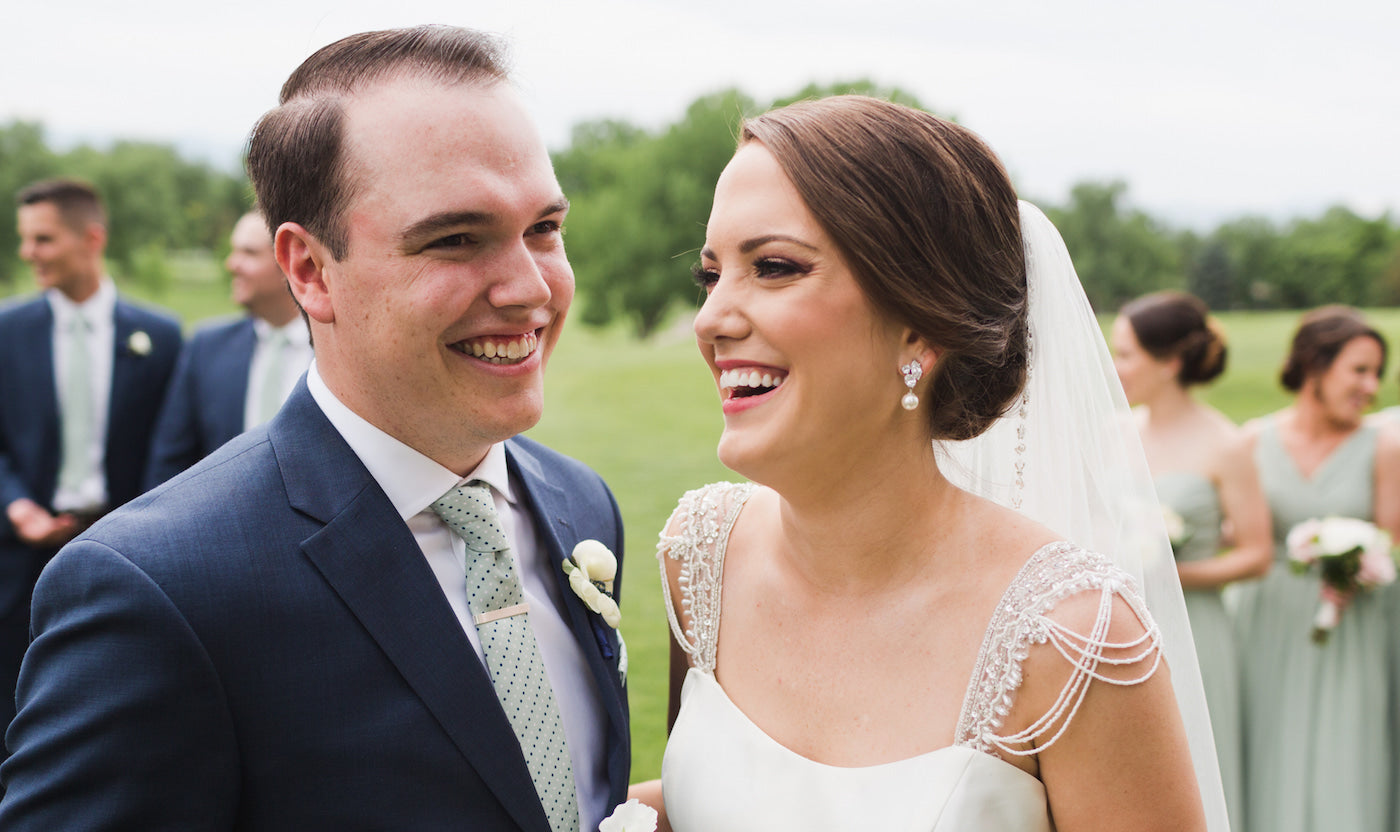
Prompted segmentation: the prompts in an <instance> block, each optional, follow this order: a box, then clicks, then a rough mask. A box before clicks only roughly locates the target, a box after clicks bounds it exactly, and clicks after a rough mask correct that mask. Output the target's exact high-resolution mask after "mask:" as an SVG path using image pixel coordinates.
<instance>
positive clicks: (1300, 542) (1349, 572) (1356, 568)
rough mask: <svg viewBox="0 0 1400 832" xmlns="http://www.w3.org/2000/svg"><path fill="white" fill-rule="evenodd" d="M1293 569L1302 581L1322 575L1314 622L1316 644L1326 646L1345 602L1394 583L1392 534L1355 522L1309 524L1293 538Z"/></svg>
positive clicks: (1290, 549) (1328, 519)
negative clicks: (1312, 574)
mask: <svg viewBox="0 0 1400 832" xmlns="http://www.w3.org/2000/svg"><path fill="white" fill-rule="evenodd" d="M1286 545H1287V548H1288V560H1289V565H1290V566H1291V567H1292V568H1293V571H1294V572H1295V573H1297V574H1299V575H1302V574H1305V573H1307V572H1308V571H1310V570H1314V569H1315V570H1317V572H1318V576H1319V577H1320V578H1321V579H1322V587H1323V591H1322V598H1321V602H1320V603H1319V604H1318V608H1317V615H1316V616H1315V617H1314V618H1313V630H1312V639H1313V641H1314V642H1316V643H1318V644H1326V643H1327V638H1328V636H1329V635H1331V633H1332V630H1333V629H1334V628H1336V626H1337V622H1339V621H1340V620H1341V616H1342V608H1343V607H1344V606H1345V602H1344V601H1343V599H1350V598H1351V597H1352V596H1353V595H1355V594H1356V593H1357V592H1359V591H1366V590H1371V589H1375V588H1376V587H1378V586H1385V585H1387V584H1390V583H1394V581H1395V572H1396V570H1395V557H1394V550H1393V549H1392V547H1391V542H1390V534H1389V533H1387V532H1386V531H1385V530H1383V529H1380V528H1377V527H1376V526H1375V524H1373V523H1368V522H1366V521H1365V520H1358V519H1356V518H1354V517H1324V518H1322V519H1321V520H1317V519H1312V520H1304V521H1303V522H1301V523H1299V524H1298V525H1296V526H1294V527H1293V529H1292V530H1291V531H1289V533H1288V539H1287V541H1286Z"/></svg>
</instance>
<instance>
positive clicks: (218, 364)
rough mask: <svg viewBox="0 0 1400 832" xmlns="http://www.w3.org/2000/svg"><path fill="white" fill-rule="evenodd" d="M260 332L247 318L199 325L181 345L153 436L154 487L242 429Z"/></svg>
mask: <svg viewBox="0 0 1400 832" xmlns="http://www.w3.org/2000/svg"><path fill="white" fill-rule="evenodd" d="M257 345H258V336H257V333H256V331H254V329H253V319H252V318H251V317H243V318H239V319H238V320H236V321H226V322H221V323H218V324H214V325H211V326H207V327H203V328H201V329H200V330H199V331H198V332H196V333H195V334H194V335H193V336H191V337H190V340H189V341H188V342H187V343H186V344H185V348H184V349H183V350H182V351H181V352H180V362H179V363H178V364H176V365H175V377H174V378H173V379H172V380H171V382H170V392H169V394H167V395H166V397H165V406H164V407H163V408H161V411H160V420H159V421H158V422H156V429H155V435H154V437H152V439H151V460H150V464H149V465H148V466H147V467H146V487H147V488H154V487H155V486H157V485H160V484H161V483H163V482H165V481H166V480H168V479H170V478H171V477H173V476H175V475H176V474H178V473H180V472H181V471H183V470H185V469H186V468H188V467H190V466H191V465H193V464H195V463H196V462H198V461H200V460H201V459H203V458H204V457H206V456H208V455H209V454H211V453H213V452H214V449H216V448H218V447H219V446H220V445H222V444H224V443H225V442H227V441H229V440H230V439H232V438H233V437H235V436H237V435H238V434H240V433H242V432H243V416H244V410H245V409H246V406H247V402H248V369H249V367H250V366H251V365H252V363H253V350H254V349H256V348H257Z"/></svg>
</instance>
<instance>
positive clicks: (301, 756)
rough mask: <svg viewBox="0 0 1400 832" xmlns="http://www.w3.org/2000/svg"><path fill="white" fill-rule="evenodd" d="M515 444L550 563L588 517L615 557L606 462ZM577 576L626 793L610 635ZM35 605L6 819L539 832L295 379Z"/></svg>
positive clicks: (411, 576)
mask: <svg viewBox="0 0 1400 832" xmlns="http://www.w3.org/2000/svg"><path fill="white" fill-rule="evenodd" d="M506 453H507V462H508V466H509V470H510V473H511V476H512V477H513V478H514V479H515V481H516V482H518V483H519V484H520V486H521V489H520V490H521V494H522V500H523V502H524V504H525V505H526V506H527V507H528V510H529V512H530V514H531V516H532V518H533V520H534V525H535V527H536V530H537V532H538V535H539V541H540V545H541V546H543V547H544V548H545V550H546V551H547V553H548V555H549V557H550V558H551V560H553V561H555V562H561V561H563V559H564V558H565V556H566V555H567V553H569V552H570V551H572V549H573V547H574V545H575V544H576V543H577V542H578V541H580V540H583V539H587V538H593V539H597V540H600V541H602V542H603V543H604V544H605V545H607V546H608V547H610V548H611V549H613V551H615V552H617V553H618V554H619V556H620V555H621V553H622V525H621V520H620V518H619V515H618V512H617V506H616V504H615V503H614V501H613V498H612V495H611V494H610V493H609V491H608V489H607V487H606V486H605V485H604V484H603V481H602V480H601V479H600V478H599V477H598V475H597V474H595V473H593V472H592V471H591V470H589V469H588V468H586V467H585V466H583V465H582V464H580V463H578V462H576V461H574V460H571V459H568V458H567V457H564V456H562V455H560V454H558V453H555V452H553V451H550V450H549V449H547V448H544V447H543V446H541V445H539V444H537V443H535V442H532V441H530V440H527V439H521V438H516V439H512V440H509V441H508V442H507V443H506ZM620 577H621V571H619V578H620ZM556 579H557V580H558V581H559V582H560V586H561V587H566V586H567V580H565V578H564V575H563V571H562V570H560V571H559V572H558V574H557V575H556ZM619 588H620V587H619ZM562 595H563V597H564V598H565V599H566V601H565V602H566V605H567V611H566V612H567V614H566V620H568V621H569V623H570V624H571V626H572V629H573V631H574V633H575V636H576V637H577V639H578V641H579V644H580V645H581V647H582V650H583V655H584V657H585V659H586V661H587V663H588V666H589V668H590V670H591V671H592V675H593V677H594V679H595V681H596V683H597V686H598V689H599V692H600V696H601V699H602V701H603V703H604V706H605V714H603V718H604V719H606V725H607V728H606V731H607V771H608V779H609V785H610V792H611V794H610V799H611V800H612V802H613V804H614V805H615V804H617V803H620V802H622V801H623V800H624V799H625V798H626V790H627V784H628V774H629V739H628V716H627V704H626V693H625V688H624V685H623V680H622V678H621V673H620V671H621V669H622V668H620V666H619V659H620V654H621V652H622V650H621V645H620V642H619V639H618V636H617V633H616V632H615V631H613V630H612V629H610V628H608V627H606V626H604V625H603V624H602V623H601V620H600V619H599V617H598V616H597V615H596V614H593V613H590V612H588V611H587V609H586V608H585V607H584V606H583V605H582V604H581V603H580V602H579V600H578V598H577V597H576V596H575V595H574V593H573V592H570V591H567V590H565V591H563V592H562ZM34 611H35V615H34V632H35V640H34V643H33V646H32V647H31V648H30V651H29V654H28V655H27V656H26V658H25V664H24V669H23V671H22V673H21V676H20V683H19V702H20V710H19V715H18V716H17V717H16V719H15V722H14V726H13V728H12V729H11V731H10V736H9V740H10V743H11V748H12V754H13V756H11V758H10V759H9V761H8V762H6V763H5V765H4V766H3V767H0V780H3V782H4V784H5V786H6V787H7V789H8V791H7V793H6V795H5V798H4V801H3V803H0V828H3V829H6V830H12V831H14V832H19V831H20V830H36V832H37V830H43V831H44V832H49V830H56V829H62V830H85V829H140V830H182V832H190V831H197V830H231V829H232V830H259V832H277V830H287V831H288V832H292V830H295V831H296V832H304V831H305V830H337V832H352V830H386V829H403V830H449V829H460V830H529V832H548V830H549V824H548V821H547V819H546V817H545V814H544V810H543V809H542V808H541V806H540V802H539V799H538V797H537V795H536V793H535V789H534V786H533V785H532V783H531V780H530V773H529V771H528V769H527V768H526V764H525V760H524V758H523V756H522V754H521V753H520V750H519V743H518V740H517V739H516V736H515V734H514V732H513V731H512V729H511V726H510V723H509V722H508V721H507V719H506V716H505V713H504V711H503V710H502V708H501V704H500V701H499V699H498V698H497V695H496V692H495V690H494V689H493V687H492V685H491V681H490V679H489V677H488V676H487V673H486V669H485V667H484V666H483V664H482V663H481V661H480V660H479V659H478V658H477V656H476V653H475V652H474V651H473V649H472V646H471V643H470V642H469V641H468V640H467V636H466V634H465V633H464V632H463V630H462V627H461V625H460V623H459V621H458V619H457V618H456V616H455V615H454V613H453V611H452V608H451V606H450V605H449V604H448V602H447V599H446V598H445V596H444V595H443V592H442V589H441V587H440V585H439V584H438V582H437V579H436V577H435V576H434V574H433V572H432V569H431V568H430V567H429V565H428V563H427V560H426V559H425V558H424V556H423V552H422V550H421V549H420V548H419V546H418V544H417V541H416V540H415V539H414V537H413V534H412V532H411V531H410V530H409V528H408V527H407V525H406V524H405V523H404V522H403V520H402V519H401V518H400V517H399V515H398V513H397V512H396V511H395V509H394V507H393V505H392V503H391V502H390V501H389V499H388V497H387V496H386V495H385V494H384V492H383V490H382V489H381V488H380V487H379V485H378V484H377V483H376V482H375V481H374V479H373V478H372V477H371V476H370V474H369V472H368V471H367V470H366V469H365V467H364V466H363V464H362V463H361V462H360V461H359V458H358V457H357V456H355V454H354V452H353V451H351V449H350V447H349V446H348V445H347V444H346V443H345V441H344V440H343V439H342V438H341V436H340V434H339V433H338V432H336V430H335V428H334V427H332V426H331V424H330V422H329V421H328V420H327V419H326V417H325V415H324V414H323V413H322V411H321V409H320V408H319V407H318V406H317V405H316V403H315V401H314V400H313V399H312V397H311V394H310V393H309V392H308V390H307V389H306V383H305V381H303V382H302V383H301V384H299V385H298V387H297V390H296V392H294V393H293V394H292V397H291V399H290V400H289V401H288V402H287V404H286V405H285V406H284V407H283V409H282V411H281V412H280V413H279V414H278V415H277V417H276V418H275V419H274V420H273V421H272V422H270V423H269V424H268V425H265V426H261V427H257V428H254V429H252V430H250V431H248V432H247V433H245V434H243V435H242V436H240V437H238V438H237V439H235V440H233V441H232V442H230V443H228V444H227V445H225V446H223V447H222V448H221V449H219V450H218V451H216V452H215V453H214V454H213V455H211V456H209V457H207V458H205V459H204V460H203V461H201V462H200V463H198V464H197V465H195V466H194V467H193V468H192V469H190V470H189V471H187V472H186V473H184V474H182V475H180V476H178V477H176V478H175V479H174V480H172V481H170V482H169V483H167V484H165V485H164V486H161V487H159V488H157V489H156V490H154V491H152V492H149V493H148V494H146V495H144V496H142V497H140V498H138V499H137V500H135V501H133V502H132V503H130V504H129V505H127V506H126V507H125V508H123V509H122V510H120V511H117V512H115V513H113V514H110V515H108V516H107V517H106V518H104V519H103V520H102V521H100V522H99V523H98V524H97V525H95V526H93V527H92V528H91V529H89V530H88V531H87V532H86V533H84V534H83V535H82V536H80V537H79V538H78V539H77V540H76V541H74V542H73V543H70V544H69V545H68V546H67V547H65V548H64V550H63V551H62V552H61V553H59V555H58V556H57V557H56V558H55V559H54V560H53V562H52V563H51V564H50V566H49V568H48V569H47V570H46V571H45V572H44V575H43V577H42V578H41V580H40V581H39V585H38V587H37V588H36V590H35V597H34ZM560 695H561V696H567V695H568V692H567V691H561V692H560Z"/></svg>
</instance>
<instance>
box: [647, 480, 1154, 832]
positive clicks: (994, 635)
mask: <svg viewBox="0 0 1400 832" xmlns="http://www.w3.org/2000/svg"><path fill="white" fill-rule="evenodd" d="M752 491H753V486H751V485H747V484H742V485H736V484H732V483H719V484H716V485H711V486H707V487H706V488H703V489H699V490H697V491H692V492H689V493H687V494H686V495H685V496H684V497H683V498H682V499H681V502H680V505H679V507H678V508H677V509H676V513H675V514H674V515H673V516H672V521H671V524H670V526H669V527H668V528H670V529H671V530H673V531H674V532H675V534H673V535H663V536H662V539H661V542H660V544H659V545H658V557H659V558H660V559H661V561H662V564H661V565H662V570H663V586H666V585H667V582H666V581H665V570H666V566H667V564H666V561H667V560H668V559H670V560H673V561H678V562H679V564H678V565H679V571H680V580H679V584H680V586H681V597H680V598H673V597H671V595H670V592H669V590H668V591H667V613H668V616H669V618H670V621H671V625H672V628H673V632H674V634H675V636H676V639H677V641H678V642H679V643H680V644H681V645H682V647H683V649H685V650H686V651H687V653H689V654H690V656H691V663H692V666H691V668H690V670H689V671H688V672H687V674H686V677H685V684H684V688H683V690H682V695H681V710H680V715H679V717H678V718H677V721H676V724H675V726H674V728H673V729H672V732H671V737H670V740H669V742H668V744H667V747H666V754H665V758H664V762H663V764H662V784H663V785H662V787H663V792H664V797H665V802H666V811H667V814H668V816H669V818H670V821H671V825H672V827H673V828H674V829H675V830H677V832H696V831H697V830H717V829H723V830H726V832H749V830H752V831H753V832H758V830H772V829H802V830H804V832H823V830H833V832H834V831H835V830H843V832H844V831H845V830H851V829H879V830H882V832H905V830H908V832H914V830H919V832H961V831H962V830H966V832H973V830H977V832H983V831H984V830H985V831H986V832H1000V831H1002V830H1004V831H1005V832H1013V831H1014V832H1053V829H1054V823H1053V822H1052V819H1051V817H1050V811H1049V807H1048V804H1047V801H1046V792H1045V788H1044V786H1043V785H1042V783H1041V781H1040V780H1039V779H1037V778H1036V777H1035V776H1033V775H1031V774H1029V773H1027V772H1026V771H1025V770H1024V769H1021V768H1019V767H1018V766H1016V765H1013V764H1012V763H1010V762H1007V760H1006V759H1004V757H1003V755H1005V754H1009V753H1011V749H1020V748H1023V747H1024V743H1025V742H1027V741H1031V740H1034V741H1036V742H1038V743H1039V745H1040V746H1042V747H1043V746H1044V745H1046V744H1048V743H1049V742H1053V740H1054V738H1055V737H1057V736H1058V734H1059V732H1060V731H1061V730H1062V729H1063V728H1065V727H1067V726H1068V724H1069V722H1070V720H1071V719H1072V718H1073V715H1074V710H1075V708H1076V707H1077V705H1078V702H1079V701H1080V697H1082V695H1083V692H1084V691H1085V690H1087V687H1088V683H1090V682H1091V680H1092V677H1093V673H1092V672H1080V671H1075V672H1073V673H1071V678H1070V680H1069V682H1068V683H1067V684H1066V688H1065V689H1066V691H1067V692H1068V694H1067V695H1066V696H1065V697H1062V702H1061V703H1059V704H1060V707H1059V708H1058V709H1057V710H1055V711H1053V712H1052V713H1050V714H1047V715H1046V719H1045V720H1044V724H1043V725H1042V726H1041V727H1042V729H1043V730H1041V731H1039V732H1037V733H1035V734H1029V733H1025V732H1023V733H1022V734H1020V735H1017V736H1014V737H1012V736H1003V735H1002V734H1001V733H1000V731H1001V729H1002V719H1003V718H1004V716H1005V715H1006V714H1007V713H1009V712H1010V710H1011V705H1012V703H1013V702H1014V698H1015V694H1016V690H1017V689H1018V688H1019V686H1020V682H1021V665H1022V663H1023V662H1024V661H1025V659H1026V657H1027V656H1028V655H1029V652H1030V650H1031V649H1033V647H1036V646H1039V645H1049V644H1051V643H1053V644H1054V647H1048V648H1047V649H1055V648H1060V649H1062V650H1069V651H1077V652H1079V654H1080V655H1084V656H1086V657H1092V656H1095V655H1100V654H1101V653H1102V651H1103V650H1104V649H1105V648H1106V647H1107V645H1106V644H1104V643H1103V642H1101V641H1096V640H1095V639H1093V638H1091V637H1089V636H1086V635H1083V634H1077V633H1072V632H1067V631H1065V629H1064V628H1063V627H1062V626H1060V625H1058V624H1056V623H1055V622H1053V621H1051V619H1050V618H1049V617H1048V614H1049V613H1050V612H1051V610H1052V609H1053V608H1054V606H1055V604H1056V603H1057V602H1058V601H1060V600H1062V599H1064V598H1067V597H1069V596H1071V595H1075V594H1079V593H1083V592H1096V593H1100V595H1101V598H1102V599H1103V600H1104V601H1108V600H1109V599H1110V596H1113V595H1116V596H1118V597H1121V598H1122V599H1124V600H1125V601H1126V602H1127V603H1128V605H1129V606H1130V608H1131V609H1132V611H1133V613H1134V614H1135V615H1136V616H1137V617H1138V619H1139V621H1141V622H1142V624H1143V626H1144V627H1145V628H1146V631H1147V634H1146V635H1145V636H1144V637H1143V639H1142V640H1141V642H1140V643H1138V644H1136V645H1134V648H1135V650H1136V653H1137V655H1138V657H1139V662H1138V664H1139V665H1140V667H1137V668H1136V669H1140V670H1141V671H1142V672H1141V673H1138V674H1130V675H1133V676H1136V677H1140V678H1138V679H1137V681H1141V680H1143V679H1146V678H1148V677H1149V676H1150V675H1151V674H1152V672H1153V671H1154V670H1155V668H1156V667H1157V660H1158V658H1159V657H1160V650H1159V649H1157V648H1158V642H1159V639H1158V635H1157V630H1156V626H1155V624H1154V623H1153V621H1152V619H1151V616H1150V615H1149V614H1148V612H1147V609H1146V605H1145V604H1144V603H1143V601H1142V599H1141V595H1140V593H1139V592H1138V590H1137V589H1136V587H1135V586H1134V585H1133V582H1132V581H1131V579H1129V578H1128V576H1127V575H1126V574H1125V573H1123V572H1122V571H1121V570H1119V569H1118V568H1117V567H1116V566H1114V565H1113V563H1112V562H1111V561H1109V560H1108V559H1107V558H1105V557H1103V556H1102V555H1099V554H1096V553H1092V552H1088V551H1086V550H1084V549H1081V548H1079V547H1077V546H1074V545H1073V544H1070V543H1065V542H1060V543H1052V544H1050V545H1048V546H1045V547H1043V548H1042V549H1040V550H1039V551H1037V552H1036V553H1034V554H1033V555H1032V556H1031V557H1030V558H1029V559H1028V560H1027V562H1026V564H1025V566H1023V567H1022V568H1021V570H1020V572H1019V573H1018V575H1017V576H1016V578H1015V579H1014V580H1013V581H1012V583H1011V585H1010V586H1009V587H1008V588H1007V590H1006V592H1005V594H1004V595H1003V596H1002V599H1001V602H1000V603H999V604H998V606H997V608H996V611H995V612H994V613H993V615H992V618H991V621H990V623H989V625H988V627H987V630H986V633H985V636H984V640H983V643H982V646H981V650H980V651H979V653H978V657H977V662H976V665H975V667H974V670H973V674H972V678H971V679H970V680H968V679H959V680H949V682H948V683H949V684H956V685H958V686H959V687H960V688H965V695H964V700H963V706H962V713H961V715H960V718H959V720H958V725H957V729H956V731H955V734H954V737H955V740H954V743H953V744H952V745H950V746H947V747H945V748H940V749H936V750H933V751H929V752H927V753H924V754H920V755H918V756H915V757H910V758H907V759H902V760H896V761H893V762H888V763H883V764H879V765H872V766H860V767H843V766H834V765H827V764H824V763H821V762H818V761H815V760H811V759H808V758H807V757H804V756H802V755H800V754H798V753H796V752H794V751H792V750H790V749H789V748H787V747H785V746H783V745H782V744H781V743H779V742H778V741H777V740H775V739H773V738H772V737H770V736H769V735H768V734H766V733H765V732H764V731H763V730H762V729H761V728H760V727H759V726H758V725H756V724H755V723H754V722H752V721H751V720H750V719H749V717H748V716H747V715H746V714H745V713H744V712H743V711H741V710H740V709H739V708H738V707H737V706H736V705H735V704H734V703H733V702H732V701H731V700H730V699H729V696H728V694H726V692H725V691H724V689H723V687H722V686H721V685H720V683H719V681H718V680H717V679H716V678H715V675H714V671H715V661H716V657H717V655H718V633H719V616H720V607H721V600H722V598H721V596H722V588H723V587H722V581H723V569H724V558H725V553H726V548H727V545H728V540H729V535H730V532H731V530H732V528H733V525H734V522H735V521H736V520H737V518H738V516H739V513H740V511H741V510H742V508H743V506H744V504H745V502H746V501H747V500H748V498H749V496H750V494H751V493H752ZM1112 606H1113V605H1112V604H1111V603H1104V604H1101V605H1100V619H1099V620H1098V621H1097V622H1096V626H1095V628H1094V629H1095V631H1096V632H1107V623H1108V618H1107V617H1108V615H1109V614H1110V611H1111V609H1112ZM1100 625H1101V626H1102V630H1100V629H1099V626H1100ZM1086 664H1092V660H1091V661H1089V662H1087V663H1086ZM831 671H832V672H833V673H839V672H841V668H840V666H839V665H838V664H836V663H833V665H832V668H831Z"/></svg>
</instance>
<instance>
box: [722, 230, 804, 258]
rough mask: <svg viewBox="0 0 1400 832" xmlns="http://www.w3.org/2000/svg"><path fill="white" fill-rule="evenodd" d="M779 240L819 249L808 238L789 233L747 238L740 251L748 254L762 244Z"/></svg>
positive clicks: (740, 246)
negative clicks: (800, 237)
mask: <svg viewBox="0 0 1400 832" xmlns="http://www.w3.org/2000/svg"><path fill="white" fill-rule="evenodd" d="M777 242H785V243H792V244H794V245H798V246H801V247H802V248H805V249H807V250H809V251H816V250H817V247H816V246H814V245H812V244H811V243H809V242H807V241H806V240H802V239H799V238H797V237H793V236H791V235H788V234H765V235H763V236H762V237H753V238H752V239H748V240H745V241H744V242H743V243H741V244H740V245H739V251H740V253H742V254H748V253H749V252H751V251H753V250H754V249H756V248H758V247H759V246H761V245H765V244H767V243H777Z"/></svg>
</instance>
